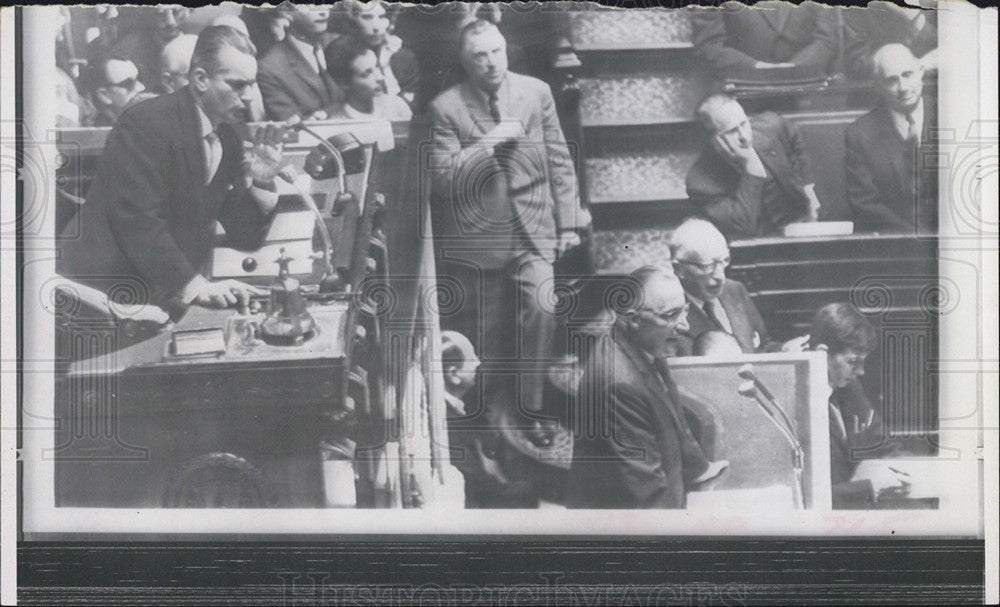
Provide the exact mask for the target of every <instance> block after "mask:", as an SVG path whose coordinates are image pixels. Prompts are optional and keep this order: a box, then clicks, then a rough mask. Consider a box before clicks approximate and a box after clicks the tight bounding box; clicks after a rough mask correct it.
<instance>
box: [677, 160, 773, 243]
mask: <svg viewBox="0 0 1000 607" xmlns="http://www.w3.org/2000/svg"><path fill="white" fill-rule="evenodd" d="M764 182H765V179H764V178H762V177H757V176H754V175H748V174H742V175H740V176H739V178H738V179H737V181H736V188H735V189H734V190H733V191H731V192H730V191H726V190H725V189H724V188H723V186H722V184H719V183H716V182H715V180H713V179H712V178H711V176H709V175H707V174H703V173H702V172H701V170H700V169H699V167H698V165H697V164H696V165H695V167H694V168H693V169H692V170H691V172H690V173H688V177H687V194H688V198H689V199H690V200H691V204H693V205H694V206H695V207H697V208H699V209H701V211H702V213H704V214H705V215H707V216H708V218H709V219H710V220H711V221H712V223H714V224H715V225H716V226H717V227H718V228H719V230H721V231H722V232H723V233H725V234H726V236H728V237H729V238H737V237H741V236H750V235H753V234H756V233H757V220H758V218H760V215H761V209H762V205H763V195H764Z"/></svg>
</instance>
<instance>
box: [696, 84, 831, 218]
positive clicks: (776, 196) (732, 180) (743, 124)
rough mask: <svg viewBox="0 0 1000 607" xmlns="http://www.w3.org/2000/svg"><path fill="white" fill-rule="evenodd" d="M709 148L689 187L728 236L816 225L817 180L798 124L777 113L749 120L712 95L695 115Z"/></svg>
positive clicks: (724, 99) (732, 102)
mask: <svg viewBox="0 0 1000 607" xmlns="http://www.w3.org/2000/svg"><path fill="white" fill-rule="evenodd" d="M696 114H697V117H698V120H699V121H700V122H701V124H702V126H703V127H704V129H705V131H706V133H707V135H708V137H709V142H708V143H709V145H708V147H707V149H706V150H705V151H704V152H702V154H701V156H700V157H699V158H698V160H697V161H696V162H695V164H694V166H692V167H691V170H690V171H688V174H687V178H686V179H685V183H686V186H687V193H688V197H689V198H690V200H691V203H692V204H693V205H694V206H695V207H697V208H698V209H700V211H701V212H702V213H703V214H705V215H706V216H708V217H709V218H710V219H711V220H712V223H714V224H715V225H716V226H718V227H719V229H720V230H722V232H723V233H724V234H725V235H726V236H727V237H729V238H753V237H756V236H765V235H771V234H778V233H780V231H781V229H782V228H783V227H784V226H785V225H787V224H789V223H793V222H798V221H815V220H816V217H817V216H818V213H819V207H820V203H819V199H818V198H817V197H816V191H815V182H814V180H813V178H812V174H811V171H810V169H809V162H808V160H807V157H806V151H805V146H804V144H803V142H802V139H801V137H800V136H799V132H798V129H797V128H796V127H795V125H794V124H792V123H791V122H789V121H787V120H785V119H784V118H781V117H780V116H778V115H777V114H772V113H764V114H760V115H758V116H754V117H753V118H747V115H746V113H745V112H744V111H743V107H742V106H740V104H739V102H738V101H736V99H734V98H732V97H730V96H729V95H724V94H717V95H710V96H709V97H707V98H706V99H705V100H704V101H702V102H701V103H700V104H698V109H697V111H696Z"/></svg>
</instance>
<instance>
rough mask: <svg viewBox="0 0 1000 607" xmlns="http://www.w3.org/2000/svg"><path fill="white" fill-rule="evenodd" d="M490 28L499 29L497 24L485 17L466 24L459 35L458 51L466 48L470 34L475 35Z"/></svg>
mask: <svg viewBox="0 0 1000 607" xmlns="http://www.w3.org/2000/svg"><path fill="white" fill-rule="evenodd" d="M490 30H497V31H499V30H498V29H497V26H496V25H494V24H493V23H491V22H489V21H487V20H485V19H476V20H475V21H473V22H472V23H470V24H468V25H466V26H465V27H463V28H462V32H461V33H460V34H459V35H458V52H459V53H461V52H462V51H464V50H465V41H466V40H468V39H469V37H470V36H475V35H476V34H481V33H483V32H487V31H490Z"/></svg>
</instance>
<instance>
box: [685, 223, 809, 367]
mask: <svg viewBox="0 0 1000 607" xmlns="http://www.w3.org/2000/svg"><path fill="white" fill-rule="evenodd" d="M670 256H671V258H672V259H673V265H674V272H675V273H676V274H677V277H678V278H679V279H680V281H681V285H683V286H684V293H685V296H686V297H687V300H688V302H689V303H690V304H691V308H690V311H689V312H688V320H687V324H686V326H685V327H684V329H683V330H681V331H680V335H679V336H678V340H677V346H678V351H677V353H678V354H679V355H681V356H690V355H692V354H693V348H694V341H695V340H696V339H697V338H698V336H699V335H701V334H702V333H704V332H706V331H713V330H718V331H724V332H726V333H729V334H730V335H732V336H733V337H734V338H736V341H737V343H739V345H740V349H742V350H743V352H745V353H747V354H750V353H753V352H777V351H785V352H800V351H802V349H803V348H804V347H805V343H806V340H807V337H797V338H794V339H791V340H789V341H788V342H786V343H784V344H782V343H780V342H776V341H773V340H771V338H770V336H769V334H768V330H767V326H766V325H765V324H764V319H763V318H761V316H760V312H759V311H758V310H757V306H756V305H754V303H753V300H751V299H750V295H749V293H747V290H746V287H744V286H743V284H742V283H740V282H739V281H736V280H730V279H728V278H726V268H727V267H728V266H729V246H728V245H727V244H726V239H725V238H724V237H723V236H722V233H720V232H719V230H717V229H716V228H715V226H713V225H712V224H711V223H709V222H707V221H705V220H704V219H698V218H691V219H688V220H687V221H685V222H684V223H682V224H681V225H679V226H678V227H677V228H676V229H675V230H674V232H673V234H672V235H671V237H670Z"/></svg>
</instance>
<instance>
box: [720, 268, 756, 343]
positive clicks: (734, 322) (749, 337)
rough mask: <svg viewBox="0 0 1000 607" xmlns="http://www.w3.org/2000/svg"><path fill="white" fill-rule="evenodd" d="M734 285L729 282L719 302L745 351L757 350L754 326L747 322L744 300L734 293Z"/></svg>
mask: <svg viewBox="0 0 1000 607" xmlns="http://www.w3.org/2000/svg"><path fill="white" fill-rule="evenodd" d="M732 287H733V285H732V283H729V282H727V283H726V286H725V287H724V288H723V289H722V293H721V294H720V295H719V303H721V304H722V308H723V309H724V310H725V311H726V316H728V317H729V324H730V326H732V327H733V337H735V338H736V341H737V342H739V344H740V347H741V348H743V351H744V352H755V351H756V350H757V348H756V347H754V344H753V327H751V326H750V325H748V324H747V322H746V321H747V315H746V314H745V313H744V311H743V302H742V301H740V300H739V299H737V298H736V297H735V296H734V295H733V288H732Z"/></svg>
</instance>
